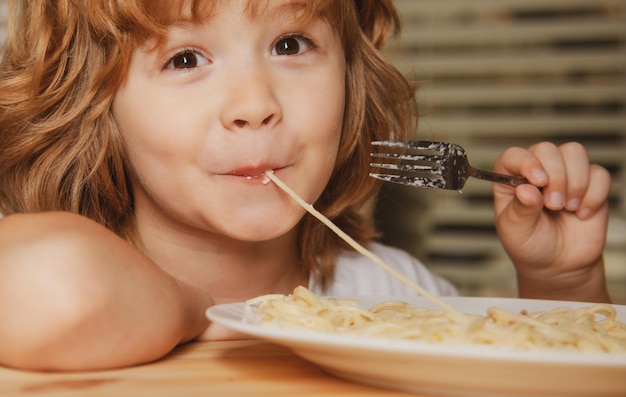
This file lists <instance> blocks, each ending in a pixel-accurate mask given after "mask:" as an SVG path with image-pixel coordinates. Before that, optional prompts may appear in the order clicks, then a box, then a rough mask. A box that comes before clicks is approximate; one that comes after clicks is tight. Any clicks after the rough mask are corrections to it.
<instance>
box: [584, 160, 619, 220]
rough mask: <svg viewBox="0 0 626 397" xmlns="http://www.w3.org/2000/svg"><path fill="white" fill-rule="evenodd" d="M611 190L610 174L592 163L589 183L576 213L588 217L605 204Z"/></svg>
mask: <svg viewBox="0 0 626 397" xmlns="http://www.w3.org/2000/svg"><path fill="white" fill-rule="evenodd" d="M610 191H611V174H609V171H608V170H606V169H605V168H603V167H601V166H599V165H596V164H592V165H591V166H590V169H589V185H588V187H587V190H586V192H585V194H584V196H583V198H582V202H581V204H580V207H579V208H578V210H577V212H576V215H577V216H578V217H579V218H580V219H588V218H590V217H592V216H593V215H595V214H596V213H597V212H598V211H599V210H600V209H602V208H604V207H605V206H606V205H607V201H608V196H609V193H610Z"/></svg>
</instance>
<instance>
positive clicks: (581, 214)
mask: <svg viewBox="0 0 626 397" xmlns="http://www.w3.org/2000/svg"><path fill="white" fill-rule="evenodd" d="M589 215H591V210H590V209H589V208H582V209H581V210H580V211H578V217H579V218H580V219H587V218H589Z"/></svg>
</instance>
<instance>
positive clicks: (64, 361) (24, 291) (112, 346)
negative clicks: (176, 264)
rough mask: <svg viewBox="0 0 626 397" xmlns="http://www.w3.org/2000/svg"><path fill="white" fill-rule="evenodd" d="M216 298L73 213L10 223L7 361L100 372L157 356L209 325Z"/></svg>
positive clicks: (1, 307) (0, 224)
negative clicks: (208, 314)
mask: <svg viewBox="0 0 626 397" xmlns="http://www.w3.org/2000/svg"><path fill="white" fill-rule="evenodd" d="M210 304H211V300H210V298H208V297H207V296H206V295H203V294H202V293H201V292H199V291H197V290H195V289H193V288H191V287H188V286H185V285H182V283H180V282H178V281H177V280H175V279H174V278H172V277H171V276H169V275H167V274H166V273H165V272H164V271H162V270H161V269H160V268H159V267H158V266H156V265H155V264H154V263H153V262H151V261H150V260H149V259H148V258H147V257H146V256H144V255H143V254H141V253H140V251H139V250H137V249H135V248H134V247H132V246H131V245H130V244H128V243H127V242H126V241H124V240H123V239H121V238H119V237H118V236H116V235H115V234H113V233H112V232H110V231H109V230H107V229H106V228H104V227H102V226H100V225H98V224H96V223H95V222H92V221H90V220H88V219H86V218H84V217H80V216H77V215H72V214H69V213H43V214H34V215H13V216H9V217H7V218H5V219H3V220H1V221H0V318H1V319H2V321H1V322H0V341H1V343H0V364H1V365H6V366H12V367H18V368H26V369H43V370H46V369H51V370H69V369H97V368H109V367H119V366H126V365H132V364H138V363H142V362H147V361H151V360H155V359H157V358H159V357H162V356H163V355H165V354H166V353H167V352H168V351H170V350H171V349H172V348H173V347H174V346H176V345H177V344H178V343H180V342H182V341H185V340H188V339H191V338H193V337H195V336H196V335H198V334H200V333H201V332H202V331H203V330H204V329H205V328H206V326H207V321H206V319H205V318H204V316H203V313H204V309H205V308H206V307H208V306H209V305H210Z"/></svg>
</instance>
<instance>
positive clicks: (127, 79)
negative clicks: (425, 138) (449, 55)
mask: <svg viewBox="0 0 626 397" xmlns="http://www.w3.org/2000/svg"><path fill="white" fill-rule="evenodd" d="M10 15H11V17H10V18H11V21H12V25H11V26H10V28H11V29H10V31H9V40H8V43H7V46H6V48H5V50H4V55H3V59H2V64H1V71H0V73H1V78H0V93H1V94H0V108H1V111H0V213H3V214H4V215H5V216H6V217H5V218H4V219H3V220H2V221H0V318H2V324H1V325H0V340H2V341H3V343H2V344H1V347H0V364H3V365H6V366H12V367H18V368H27V369H50V370H72V369H82V370H84V369H96V368H109V367H119V366H126V365H133V364H138V363H142V362H147V361H151V360H155V359H157V358H159V357H162V356H163V355H165V354H166V353H167V352H169V351H170V350H171V349H172V348H173V347H174V346H176V345H177V344H180V343H183V342H185V341H189V340H192V339H194V338H197V337H204V338H217V337H220V336H223V335H220V334H219V330H217V329H213V328H212V327H209V328H208V330H207V326H208V325H209V324H208V322H207V320H206V319H205V317H204V311H205V309H206V308H207V307H208V306H210V305H212V304H220V303H225V302H233V301H242V300H245V299H248V298H251V297H254V296H258V295H262V294H266V293H290V292H291V291H292V290H293V288H294V287H295V286H297V285H308V286H309V287H310V288H311V289H312V290H313V291H314V292H316V293H318V294H328V295H358V294H395V295H403V294H407V293H410V291H407V290H405V289H404V286H403V285H402V284H400V283H399V282H397V281H395V280H394V279H392V278H391V277H389V276H387V275H386V274H384V273H383V272H382V271H381V270H379V269H378V268H376V267H375V266H374V265H373V264H371V263H369V262H368V261H366V260H364V259H363V258H362V257H361V256H360V255H359V254H356V253H354V252H352V251H349V250H347V249H346V247H345V246H344V245H343V244H342V242H341V241H340V240H339V239H338V238H337V237H335V236H334V234H333V233H332V232H331V231H329V230H328V229H327V228H326V227H325V226H324V225H322V224H321V223H319V222H318V221H317V220H315V219H313V218H312V217H310V216H308V215H305V212H304V210H303V209H302V208H300V207H299V206H298V205H297V204H296V203H295V202H293V201H292V200H291V199H290V198H289V197H288V196H287V195H285V194H284V193H283V192H282V191H281V190H280V189H279V188H277V187H276V186H275V185H274V184H271V183H270V184H264V183H263V177H262V174H263V172H264V171H266V170H270V169H271V170H274V171H275V173H276V175H277V176H278V177H279V178H281V179H282V180H283V181H284V182H285V183H287V184H288V185H289V186H290V187H291V188H293V189H294V190H295V191H296V192H297V193H298V194H299V195H300V196H302V197H303V198H304V199H305V200H307V201H308V202H314V203H315V205H316V208H317V209H318V210H320V211H322V212H323V213H324V214H325V215H326V216H328V217H330V218H331V219H333V221H334V222H335V223H337V224H338V225H339V226H340V227H341V228H342V229H343V230H344V231H346V232H347V233H348V234H349V235H351V236H352V237H354V238H355V239H356V240H358V241H359V242H362V243H367V242H369V244H368V247H369V248H370V249H371V250H373V251H374V252H375V253H376V254H378V255H380V256H381V257H382V258H383V259H384V260H386V261H387V262H388V263H390V264H391V265H392V266H394V267H396V268H397V269H398V270H399V271H401V272H403V273H404V274H406V275H407V276H409V277H411V278H413V279H415V280H416V281H417V282H419V283H420V284H421V285H422V286H424V287H426V288H427V289H428V290H430V291H432V292H433V293H436V294H442V295H443V294H454V293H455V290H454V288H453V287H452V286H451V285H450V284H449V283H447V282H446V281H444V280H441V279H439V278H437V277H435V276H434V275H432V274H430V273H429V272H428V271H427V270H426V269H425V268H424V267H423V266H422V265H421V264H419V263H418V262H417V261H416V260H415V259H413V258H410V257H409V256H408V255H406V254H404V253H402V252H400V251H398V250H395V249H391V248H388V247H384V246H382V245H380V244H377V243H374V242H372V238H373V236H374V230H373V227H372V219H371V216H370V215H369V214H368V213H367V212H366V211H364V208H365V206H366V203H367V202H368V200H370V199H371V198H372V197H373V195H374V194H375V193H376V190H377V188H378V182H376V181H375V180H374V179H372V178H369V177H368V175H367V168H368V163H369V158H368V155H369V151H370V142H371V141H372V140H377V139H390V138H407V137H408V136H409V135H410V131H413V130H414V128H413V127H414V125H413V124H414V119H413V115H415V103H414V99H413V98H414V96H413V88H412V87H411V85H410V84H408V83H407V82H406V81H405V80H404V79H403V77H402V76H401V75H400V74H399V72H398V71H397V70H396V69H394V68H393V67H392V66H391V65H389V64H388V63H387V62H386V61H385V60H384V59H383V58H382V57H381V55H380V53H379V52H378V48H380V47H381V46H382V45H383V43H384V41H385V39H386V37H387V35H388V34H389V33H390V32H391V31H392V30H393V29H394V27H395V26H398V18H397V14H396V12H395V9H394V8H393V3H392V1H391V0H361V1H354V2H353V1H325V0H316V1H307V2H297V1H293V0H270V1H255V0H252V1H247V0H233V1H208V0H204V1H201V0H198V1H194V0H188V1H168V2H159V3H158V4H156V3H154V2H148V1H140V0H111V1H106V2H105V1H100V0H73V1H70V0H25V1H20V2H12V14H10ZM391 131H395V132H396V133H394V134H392V133H391ZM496 171H500V172H506V173H511V174H520V175H524V176H526V177H527V178H528V179H529V180H530V182H531V184H529V185H525V186H521V187H518V188H517V189H512V188H508V187H505V186H496V187H495V199H496V212H497V224H498V228H499V232H500V235H501V237H502V240H503V244H504V246H505V247H506V249H507V251H508V252H509V254H510V256H511V259H512V260H513V262H514V264H515V266H516V268H517V271H518V274H519V285H520V294H521V295H522V296H532V297H545V298H562V299H580V300H593V301H604V300H608V296H607V293H606V288H605V282H604V273H603V263H602V249H603V244H604V238H605V233H606V231H605V229H606V223H607V194H608V188H609V184H610V181H609V178H608V174H607V172H606V171H605V170H604V169H602V168H599V167H596V166H590V165H589V162H588V159H587V157H586V153H585V150H584V149H583V148H582V147H581V146H580V145H577V144H569V145H565V146H563V147H556V146H554V145H551V144H548V143H542V144H540V145H537V146H535V147H533V148H531V149H530V150H523V149H518V148H515V149H510V150H509V151H507V152H505V153H504V154H503V156H502V157H501V158H500V159H499V160H498V163H497V165H496ZM533 185H534V186H533ZM538 187H540V188H542V190H541V191H540V190H539V189H538ZM544 207H545V209H544ZM583 233H584V236H583V237H581V234H583ZM590 236H591V237H593V238H589V237H590Z"/></svg>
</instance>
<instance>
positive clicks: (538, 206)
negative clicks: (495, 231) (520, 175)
mask: <svg viewBox="0 0 626 397" xmlns="http://www.w3.org/2000/svg"><path fill="white" fill-rule="evenodd" d="M495 199H496V206H495V207H496V217H497V224H498V226H499V229H500V230H501V231H502V232H503V233H505V235H507V234H511V233H516V234H517V233H521V234H522V235H524V234H526V233H525V232H527V233H532V231H533V230H534V229H535V225H536V224H537V223H538V222H539V219H540V216H541V214H542V210H543V195H542V194H541V191H540V190H539V189H538V188H537V187H535V186H532V185H529V184H524V185H520V186H518V187H517V188H515V195H514V196H512V195H511V194H498V193H497V192H496V194H495ZM507 201H508V202H507ZM518 238H519V236H518Z"/></svg>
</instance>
